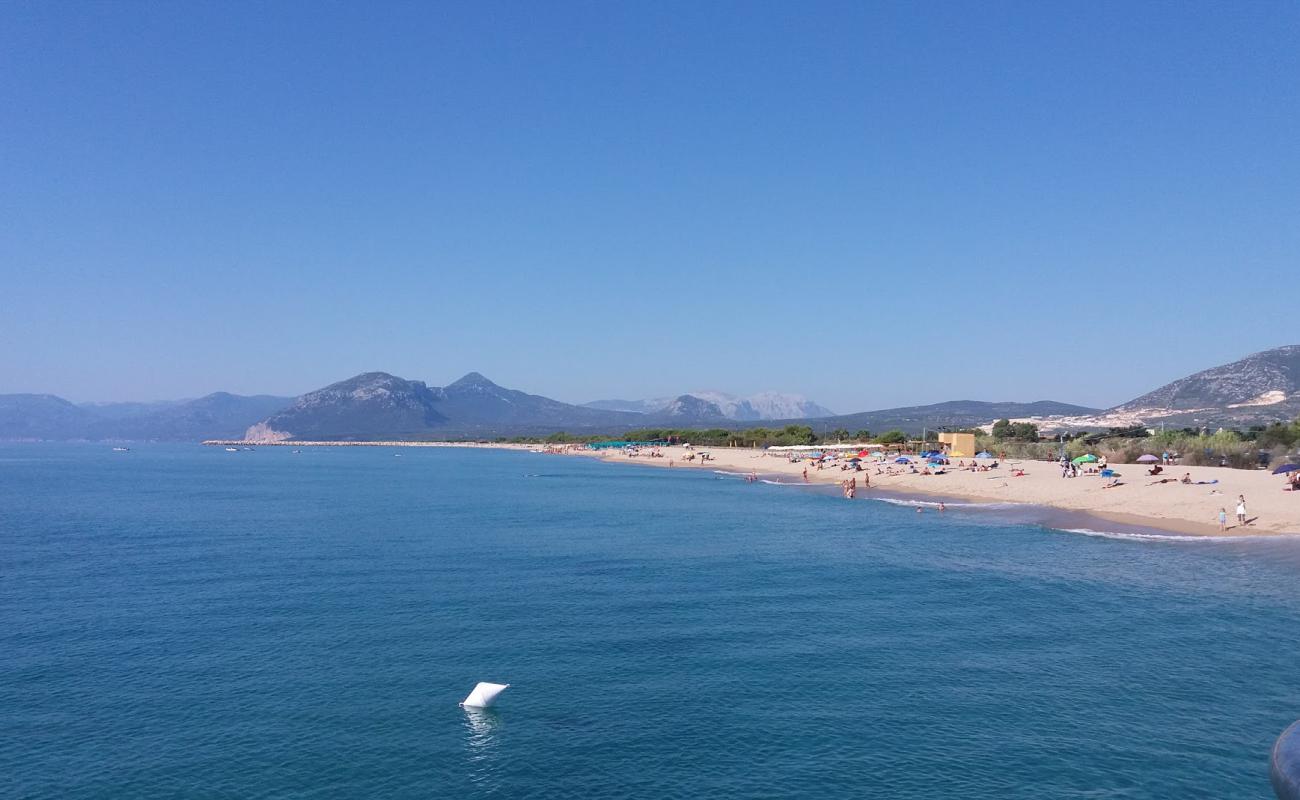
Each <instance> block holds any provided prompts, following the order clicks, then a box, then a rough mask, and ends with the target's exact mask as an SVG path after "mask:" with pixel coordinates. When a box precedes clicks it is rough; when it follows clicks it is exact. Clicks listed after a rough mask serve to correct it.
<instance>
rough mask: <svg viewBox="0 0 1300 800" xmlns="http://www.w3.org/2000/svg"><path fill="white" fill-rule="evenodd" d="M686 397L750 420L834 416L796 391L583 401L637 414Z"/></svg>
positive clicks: (724, 414) (728, 415)
mask: <svg viewBox="0 0 1300 800" xmlns="http://www.w3.org/2000/svg"><path fill="white" fill-rule="evenodd" d="M683 397H694V398H696V399H699V400H703V401H704V402H706V403H712V404H713V405H714V406H716V407H717V413H718V414H719V415H720V416H722V417H725V418H727V419H730V420H736V421H740V422H751V421H757V420H772V419H811V418H815V417H830V416H834V415H835V412H834V411H831V410H830V409H828V408H826V407H825V406H820V405H818V404H817V403H814V402H813V401H811V400H808V399H806V398H804V397H803V396H802V395H797V394H783V393H781V392H759V393H757V394H752V395H749V396H748V397H738V396H736V395H734V394H728V393H726V392H719V391H712V390H710V391H702V392H688V393H687V394H685V395H678V396H677V397H657V398H653V399H649V400H595V401H592V402H590V403H584V404H583V405H584V406H586V407H587V408H598V409H601V410H604V411H632V412H635V413H638V414H656V413H659V412H662V411H665V410H669V409H671V408H672V407H673V404H674V403H677V402H678V401H680V400H681V399H682V398H683Z"/></svg>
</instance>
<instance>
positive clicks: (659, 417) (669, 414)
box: [648, 394, 727, 427]
mask: <svg viewBox="0 0 1300 800" xmlns="http://www.w3.org/2000/svg"><path fill="white" fill-rule="evenodd" d="M648 416H649V417H650V419H651V420H654V421H655V422H656V423H659V424H663V425H666V426H670V427H685V426H689V425H699V424H721V423H723V422H726V421H727V418H726V417H725V416H724V415H723V413H722V409H720V408H718V406H717V404H716V403H710V402H709V401H707V400H703V399H701V398H699V397H696V396H694V395H689V394H684V395H682V396H680V397H676V398H673V400H672V401H671V402H670V403H668V405H667V406H665V407H664V408H661V409H659V410H658V411H655V412H654V413H652V414H650V415H648Z"/></svg>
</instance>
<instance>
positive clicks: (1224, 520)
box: [1219, 508, 1228, 533]
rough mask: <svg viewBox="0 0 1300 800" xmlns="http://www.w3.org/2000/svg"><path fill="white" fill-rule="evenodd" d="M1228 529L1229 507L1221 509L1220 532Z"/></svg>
mask: <svg viewBox="0 0 1300 800" xmlns="http://www.w3.org/2000/svg"><path fill="white" fill-rule="evenodd" d="M1227 529H1228V509H1226V508H1220V509H1219V532H1220V533H1222V532H1224V531H1226V530H1227Z"/></svg>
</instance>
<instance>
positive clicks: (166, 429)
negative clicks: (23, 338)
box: [0, 392, 293, 442]
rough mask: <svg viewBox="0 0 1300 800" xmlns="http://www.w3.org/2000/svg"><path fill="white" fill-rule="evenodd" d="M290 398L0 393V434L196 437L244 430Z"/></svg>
mask: <svg viewBox="0 0 1300 800" xmlns="http://www.w3.org/2000/svg"><path fill="white" fill-rule="evenodd" d="M291 402H293V399H292V398H289V397H273V396H270V395H255V396H251V397H247V396H240V395H233V394H228V393H226V392H216V393H214V394H210V395H207V396H205V397H200V398H197V399H193V400H173V401H167V402H160V403H87V404H84V405H77V404H74V403H71V402H69V401H67V400H64V399H63V398H61V397H56V396H54V395H52V394H9V395H0V439H5V440H10V441H13V440H28V439H30V440H42V441H77V440H91V441H116V440H124V441H125V440H133V441H175V442H196V441H201V440H203V439H213V438H223V437H230V436H239V435H241V434H242V433H243V432H244V430H245V429H246V428H247V427H248V426H249V425H251V424H253V423H254V422H256V421H258V420H260V419H265V418H266V417H267V416H268V415H270V414H273V413H275V412H276V411H278V410H279V409H281V408H284V407H285V406H287V405H289V403H291Z"/></svg>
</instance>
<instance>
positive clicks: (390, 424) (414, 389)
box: [248, 372, 447, 441]
mask: <svg viewBox="0 0 1300 800" xmlns="http://www.w3.org/2000/svg"><path fill="white" fill-rule="evenodd" d="M436 403H437V396H436V394H435V392H434V391H433V390H431V389H429V387H428V386H425V385H424V383H423V382H422V381H408V380H405V379H403V378H398V377H396V376H394V375H389V374H388V373H386V372H366V373H363V374H361V375H357V376H355V377H352V378H348V379H347V380H345V381H339V382H338V383H332V384H330V385H329V386H326V387H325V388H323V389H317V390H316V391H314V392H308V393H307V394H304V395H302V396H301V397H299V398H298V399H297V400H294V401H293V403H292V404H291V405H290V406H289V407H288V408H285V409H284V410H282V411H280V412H278V413H276V414H273V415H271V416H270V417H269V418H267V419H266V420H264V421H263V422H260V423H258V424H257V425H255V426H253V427H252V428H250V429H249V431H248V438H250V439H261V440H270V441H274V440H277V439H331V440H332V439H340V440H351V439H355V440H365V439H390V438H391V439H401V438H418V437H420V436H421V435H422V434H424V433H426V432H427V431H429V430H430V429H432V428H435V427H437V426H438V424H439V423H442V422H446V421H447V418H446V417H444V416H443V415H442V414H440V413H439V412H438V410H437V409H436V408H435V407H434V406H435V404H436Z"/></svg>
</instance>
